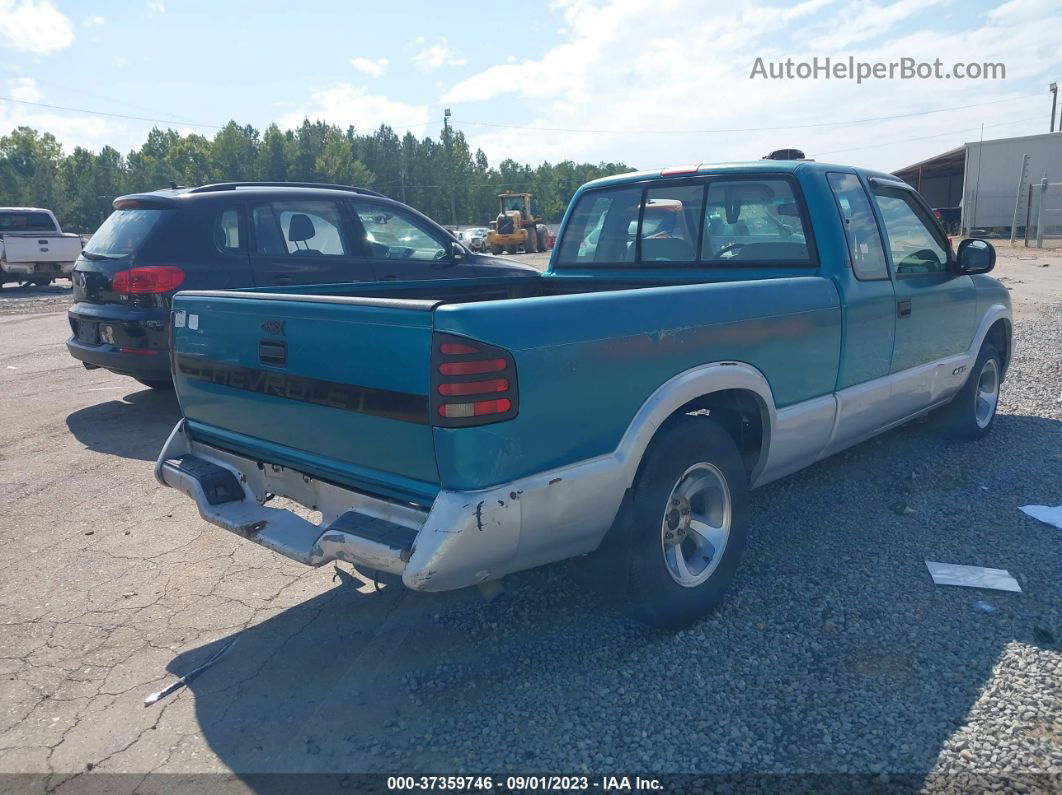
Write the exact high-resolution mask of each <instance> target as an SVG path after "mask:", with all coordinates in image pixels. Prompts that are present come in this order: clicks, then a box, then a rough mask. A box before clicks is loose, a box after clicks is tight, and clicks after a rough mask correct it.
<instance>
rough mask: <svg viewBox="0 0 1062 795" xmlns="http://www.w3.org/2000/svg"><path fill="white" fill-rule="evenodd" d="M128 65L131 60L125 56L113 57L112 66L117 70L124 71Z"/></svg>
mask: <svg viewBox="0 0 1062 795" xmlns="http://www.w3.org/2000/svg"><path fill="white" fill-rule="evenodd" d="M128 65H129V59H128V58H126V57H125V56H124V55H112V56H111V66H113V67H114V68H115V69H124V68H125V67H126V66H128Z"/></svg>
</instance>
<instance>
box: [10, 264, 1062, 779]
mask: <svg viewBox="0 0 1062 795" xmlns="http://www.w3.org/2000/svg"><path fill="white" fill-rule="evenodd" d="M539 256H540V257H541V256H542V255H539ZM1018 256H1028V255H1027V254H1018V253H1015V252H1009V251H1001V258H1000V266H999V269H998V271H999V273H998V275H1000V276H1001V277H1003V278H1005V279H1006V280H1007V281H1006V283H1007V284H1008V286H1012V289H1013V293H1012V294H1013V295H1014V298H1015V301H1016V302H1017V305H1018V307H1019V312H1018V318H1019V320H1018V322H1017V324H1016V340H1017V350H1016V353H1015V356H1014V360H1013V363H1012V365H1011V370H1010V373H1009V377H1008V380H1007V382H1006V384H1005V388H1004V391H1003V395H1002V400H1001V406H1000V411H1001V415H1000V417H999V418H998V420H997V425H996V427H995V429H994V430H993V432H992V433H991V434H990V435H989V437H988V438H987V439H985V440H982V441H980V442H977V443H973V444H955V443H951V442H946V441H943V440H941V439H940V438H939V437H938V436H937V435H936V434H935V433H934V432H933V426H932V423H931V421H926V422H920V423H915V424H913V425H910V426H907V427H905V428H901V429H899V430H897V431H894V432H891V433H888V434H885V435H884V436H882V437H879V438H877V439H876V440H874V441H871V442H868V443H866V444H863V445H861V446H859V447H857V448H855V449H853V450H851V451H849V452H847V453H845V454H842V455H839V456H835V457H834V458H832V459H830V460H828V461H826V462H823V463H821V464H819V465H817V466H815V467H812V468H810V469H808V470H805V471H804V472H802V473H799V474H797V475H795V476H792V477H789V478H786V479H784V480H782V481H780V482H778V483H775V484H772V485H771V486H768V487H766V488H765V489H763V490H761V491H759V492H757V493H756V494H755V495H754V500H753V508H752V516H751V521H752V533H751V540H750V546H749V549H748V551H747V553H746V555H745V559H744V562H743V565H742V567H741V569H740V571H739V573H738V576H737V579H736V581H735V583H734V587H733V589H732V591H731V593H730V595H729V598H728V600H727V602H726V604H725V605H724V607H723V609H722V610H721V611H719V612H718V613H716V614H714V615H712V616H711V617H709V618H707V619H706V620H704V621H703V622H701V623H699V624H698V625H696V626H694V627H693V628H691V629H689V630H686V631H683V632H680V633H678V634H667V633H661V632H655V631H651V630H648V629H646V628H644V627H642V626H640V625H637V624H634V623H631V622H629V621H627V620H625V619H623V618H621V617H619V616H617V615H616V614H615V613H614V612H613V611H612V610H611V609H609V607H608V606H607V605H606V604H604V603H603V602H602V601H601V600H600V599H599V598H598V597H596V596H594V595H592V594H590V593H588V592H586V591H585V590H583V589H582V588H580V587H579V586H578V585H576V584H575V582H574V581H573V580H572V578H571V577H570V576H569V573H568V570H567V568H568V567H567V566H565V565H558V566H551V567H545V568H542V569H538V570H535V571H531V572H526V573H523V574H519V575H516V576H513V577H510V578H508V579H507V581H506V587H507V591H506V593H505V594H504V595H503V596H502V597H500V598H499V599H497V600H495V601H494V602H492V603H490V604H487V603H485V602H483V600H482V599H480V597H479V596H478V594H477V593H476V592H475V591H471V592H459V593H451V594H440V595H421V594H414V593H411V592H408V591H404V590H402V589H401V588H397V587H391V586H387V585H384V586H383V587H381V588H380V589H379V590H377V589H376V588H375V587H374V585H373V584H372V583H371V581H369V580H367V579H366V578H364V577H362V576H361V575H359V574H357V573H351V572H350V571H349V568H348V567H344V570H343V571H342V572H340V573H338V574H337V573H336V572H334V571H333V570H332V569H331V568H329V569H327V570H320V571H311V570H306V569H304V568H303V567H300V566H298V565H297V564H294V563H290V562H288V561H286V560H284V559H281V558H279V557H278V556H275V555H272V554H270V553H268V552H266V551H265V550H262V549H260V548H259V547H257V546H255V545H252V544H247V543H246V542H242V541H240V540H238V539H236V538H234V537H232V536H230V535H228V534H225V533H223V532H222V531H220V530H217V529H216V528H213V527H212V526H210V525H207V524H205V523H204V522H202V521H201V520H200V519H199V518H198V516H197V515H196V513H195V510H194V508H193V507H192V506H191V503H190V502H189V501H187V500H186V499H184V498H183V497H181V496H180V495H177V494H176V493H175V492H172V491H171V490H168V489H161V488H159V487H158V486H156V484H155V483H154V481H153V479H152V477H151V460H152V459H153V457H154V455H155V453H156V452H157V450H158V448H159V446H160V445H161V442H162V440H163V438H164V437H165V435H166V433H167V432H168V431H169V428H170V427H172V424H173V422H174V421H175V420H176V418H177V415H178V412H177V407H176V405H175V402H174V401H173V399H172V397H171V396H168V395H165V394H157V393H153V392H150V391H148V390H142V389H141V388H140V387H139V386H137V385H135V384H133V383H132V382H130V381H128V380H126V379H122V378H120V377H117V376H113V375H110V374H107V373H103V372H100V371H93V372H85V371H83V370H82V369H81V368H80V367H78V366H77V365H76V363H73V362H72V361H71V360H69V358H68V357H67V356H66V354H65V351H64V350H63V348H62V345H61V341H62V340H63V339H64V337H65V319H64V317H63V315H62V313H61V312H58V311H54V310H56V309H60V308H62V304H61V300H63V299H61V298H55V302H56V303H55V305H54V306H52V305H51V304H49V305H48V306H47V309H50V310H52V311H47V310H45V311H42V309H45V307H43V306H41V307H37V308H36V309H33V310H25V311H24V308H25V307H26V306H32V305H33V304H32V303H30V302H31V301H34V300H35V299H37V298H39V297H40V296H36V295H33V296H31V295H26V296H24V297H23V298H22V299H19V300H16V301H12V302H6V303H5V302H4V300H3V299H4V298H5V297H6V296H7V295H8V293H9V292H10V293H11V294H12V295H14V294H15V291H14V290H11V291H4V293H3V294H2V295H0V328H2V329H3V331H2V332H0V334H2V335H3V338H4V340H5V345H4V347H3V349H2V350H0V384H2V387H0V414H2V415H3V416H4V417H5V422H4V423H2V424H0V443H2V445H3V446H2V453H0V511H2V515H3V516H4V517H5V519H6V521H5V522H4V526H3V527H2V528H0V539H2V543H0V567H2V569H3V572H4V576H3V578H2V580H0V623H2V624H3V625H4V627H3V631H4V638H5V640H4V643H3V650H2V652H0V672H2V674H3V676H4V677H5V679H6V681H5V685H6V686H5V687H2V688H0V771H2V772H28V773H46V774H50V775H49V778H48V779H47V783H48V784H49V785H50V786H53V787H54V786H58V787H59V788H60V791H61V790H62V785H63V784H64V783H65V784H72V785H75V786H76V785H77V784H85V783H88V782H90V781H91V780H92V779H93V777H94V776H96V775H97V774H100V773H113V772H123V773H138V774H147V773H149V772H152V771H159V772H174V773H200V772H218V771H222V772H224V771H235V772H236V773H240V774H244V773H251V772H311V771H314V772H317V771H320V772H332V771H391V772H399V773H409V772H421V771H434V772H441V773H455V772H460V773H468V772H476V771H502V772H529V771H539V772H559V771H564V772H577V771H597V772H613V771H622V772H628V773H631V772H643V773H655V774H660V773H668V772H676V773H679V772H684V773H689V772H726V773H732V772H735V771H737V772H743V773H750V774H760V773H775V774H786V773H789V774H791V773H795V772H796V773H827V774H838V773H844V772H851V773H860V774H870V775H871V776H873V778H869V779H865V780H860V783H859V785H860V787H861V788H868V787H869V788H873V786H886V785H887V784H888V782H893V783H894V784H895V783H897V782H900V783H901V784H903V785H904V786H906V787H910V786H922V787H924V788H926V789H930V790H940V791H943V790H955V789H963V790H975V789H976V790H981V789H984V788H986V787H987V786H988V785H989V784H998V783H999V780H998V779H997V778H996V777H998V776H1000V775H1013V776H1016V777H1018V779H1019V783H1022V784H1024V785H1029V786H1033V787H1038V788H1039V789H1040V790H1043V791H1046V790H1049V789H1052V788H1059V787H1062V778H1059V776H1062V653H1060V648H1062V645H1060V641H1062V619H1060V616H1062V578H1060V577H1059V571H1062V533H1060V532H1059V531H1058V530H1055V529H1053V528H1051V527H1048V526H1047V525H1044V524H1040V523H1038V522H1036V521H1034V520H1032V519H1030V518H1028V517H1026V516H1024V515H1023V514H1021V513H1020V512H1019V511H1018V506H1020V505H1024V504H1027V503H1030V502H1032V503H1046V504H1057V503H1059V502H1062V487H1060V477H1059V476H1060V473H1062V400H1060V399H1062V257H1058V256H1055V257H1054V258H1050V257H1049V258H1047V259H1046V260H1044V261H1046V262H1047V263H1048V266H1049V267H1047V268H1040V267H1039V265H1040V264H1043V262H1036V263H1032V262H1030V261H1028V260H1019V259H1018V258H1017V257H1018ZM45 297H46V298H49V299H51V298H53V296H45ZM42 303H43V302H42ZM42 341H43V342H42ZM926 559H930V560H940V561H947V562H954V563H965V564H972V565H985V566H992V567H999V568H1005V569H1008V570H1009V571H1010V572H1011V573H1012V574H1014V575H1015V576H1016V577H1017V578H1018V580H1019V581H1020V582H1021V584H1022V588H1023V593H1021V594H1011V593H1002V592H992V591H980V590H971V589H963V588H947V587H939V586H934V585H933V584H932V582H931V580H930V578H929V575H928V572H927V571H926V568H925V564H924V561H925V560H926ZM978 600H983V601H986V602H988V603H989V604H990V605H991V606H992V608H993V610H992V612H990V613H982V612H979V611H978V610H977V609H975V607H974V602H976V601H978ZM232 637H238V638H239V643H238V645H237V646H236V647H235V648H234V649H233V651H232V652H231V654H229V655H228V656H227V657H226V658H225V660H224V661H223V662H222V663H220V664H219V665H218V666H217V667H215V668H213V669H211V670H210V671H209V672H207V673H206V674H204V675H203V676H202V677H200V678H199V679H197V680H196V681H195V682H193V683H192V685H191V686H190V687H189V688H188V689H186V690H185V691H183V692H181V693H179V694H177V695H174V696H171V697H170V698H168V699H166V700H165V701H163V702H161V703H160V704H159V705H156V706H155V707H152V708H148V709H145V708H144V707H143V706H142V701H143V698H144V697H145V696H146V695H147V694H148V693H150V692H153V691H155V690H158V689H159V688H160V687H161V686H162V685H163V684H165V683H166V682H168V681H170V680H171V678H172V675H173V674H175V673H177V674H179V673H184V672H186V671H188V670H189V669H190V668H192V667H195V665H197V664H198V663H199V662H201V661H202V660H203V659H205V657H206V656H207V655H209V654H210V653H211V652H212V651H213V650H214V649H216V648H217V647H218V644H220V643H222V642H224V641H225V640H226V639H228V638H232ZM90 771H91V773H92V775H91V776H86V775H85V774H86V773H88V772H90ZM1051 775H1054V776H1055V778H1054V779H1053V780H1052V779H1050V778H1049V776H1051ZM906 776H909V777H906ZM137 780H139V779H137ZM756 781H759V783H760V785H761V786H762V787H763V788H765V789H775V790H777V789H778V788H782V789H790V790H792V789H796V788H797V787H796V779H768V780H756ZM853 782H854V780H851V779H839V778H831V779H828V780H818V781H817V782H816V783H815V785H814V786H812V787H811V788H812V789H815V790H819V789H824V788H826V787H827V786H828V785H829V784H834V785H836V786H838V787H840V788H842V789H843V788H846V787H847V788H851V786H852V785H853ZM746 783H748V782H746ZM1012 784H1013V782H1012ZM870 785H872V786H870ZM1014 786H1016V785H1014Z"/></svg>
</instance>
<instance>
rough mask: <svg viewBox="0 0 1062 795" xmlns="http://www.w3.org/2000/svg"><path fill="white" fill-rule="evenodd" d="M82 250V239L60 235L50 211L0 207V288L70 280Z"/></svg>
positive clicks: (33, 208) (43, 284) (77, 236)
mask: <svg viewBox="0 0 1062 795" xmlns="http://www.w3.org/2000/svg"><path fill="white" fill-rule="evenodd" d="M81 248H82V243H81V237H80V236H79V235H75V234H67V233H65V232H63V230H62V229H60V228H59V222H58V221H57V220H56V218H55V213H53V212H52V211H51V210H45V209H43V208H40V207H0V287H3V285H4V284H6V283H8V282H18V283H20V284H35V285H37V286H38V287H46V286H47V285H49V284H51V283H52V282H53V281H54V280H55V279H57V278H60V277H62V278H70V271H71V270H73V267H74V261H75V260H77V257H78V255H79V254H80V253H81Z"/></svg>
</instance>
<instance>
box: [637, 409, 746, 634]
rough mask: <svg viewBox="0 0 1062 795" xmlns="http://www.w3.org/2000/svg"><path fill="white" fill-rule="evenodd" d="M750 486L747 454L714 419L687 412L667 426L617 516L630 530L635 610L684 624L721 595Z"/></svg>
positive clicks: (732, 568)
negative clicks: (744, 458) (743, 452)
mask: <svg viewBox="0 0 1062 795" xmlns="http://www.w3.org/2000/svg"><path fill="white" fill-rule="evenodd" d="M746 491H747V477H746V474H745V467H744V464H743V463H742V460H741V455H740V454H739V453H738V450H737V447H736V446H735V445H734V442H733V440H732V439H731V438H730V435H729V434H728V433H727V432H726V431H724V430H723V429H722V428H720V427H719V426H718V425H716V424H715V423H714V422H712V421H711V420H706V419H703V418H700V417H682V418H681V419H679V420H677V421H674V422H672V423H671V424H670V426H669V427H666V428H665V429H664V430H663V432H662V433H661V435H660V437H659V438H658V439H657V440H655V441H654V442H653V445H652V447H651V448H650V449H649V451H648V453H647V455H646V458H645V459H644V461H643V464H642V467H641V472H640V473H639V475H638V478H637V480H636V481H635V484H634V489H633V494H632V499H631V501H630V502H629V504H628V506H627V507H626V508H625V510H624V512H623V513H622V514H621V516H620V517H618V521H623V522H626V523H628V524H629V527H628V528H626V529H627V530H629V532H630V538H631V542H630V543H631V547H630V557H629V570H628V577H627V593H626V598H625V604H626V606H627V609H628V612H630V613H631V614H632V615H633V616H634V617H636V618H638V619H639V620H641V621H644V622H645V623H647V624H650V625H652V626H656V627H662V628H667V629H681V628H683V627H686V626H689V625H690V624H692V623H693V622H694V621H696V620H697V619H699V618H701V617H702V616H704V615H705V614H706V613H708V612H709V611H711V610H712V609H713V608H714V607H716V606H717V605H718V604H719V603H720V602H721V601H722V599H723V595H724V594H725V592H726V589H727V587H728V586H729V585H730V582H731V581H732V580H733V578H734V574H735V572H736V571H737V566H738V562H739V560H740V559H741V553H742V551H743V549H744V546H745V534H746V530H745V499H746V497H745V495H746Z"/></svg>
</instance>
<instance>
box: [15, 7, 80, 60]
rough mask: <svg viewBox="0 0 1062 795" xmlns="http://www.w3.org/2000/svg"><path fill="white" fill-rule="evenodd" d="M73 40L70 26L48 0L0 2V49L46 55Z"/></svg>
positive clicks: (72, 27)
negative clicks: (5, 48)
mask: <svg viewBox="0 0 1062 795" xmlns="http://www.w3.org/2000/svg"><path fill="white" fill-rule="evenodd" d="M73 41H74V26H73V25H72V24H71V23H70V20H69V19H68V18H67V17H65V16H63V14H61V13H60V12H59V11H58V10H57V9H56V7H55V6H54V5H52V4H51V2H50V0H0V46H4V47H10V48H11V49H13V50H18V51H19V52H32V53H37V54H38V55H46V54H48V53H50V52H56V51H57V50H62V49H65V48H66V47H69V46H70V44H71V43H72V42H73Z"/></svg>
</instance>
